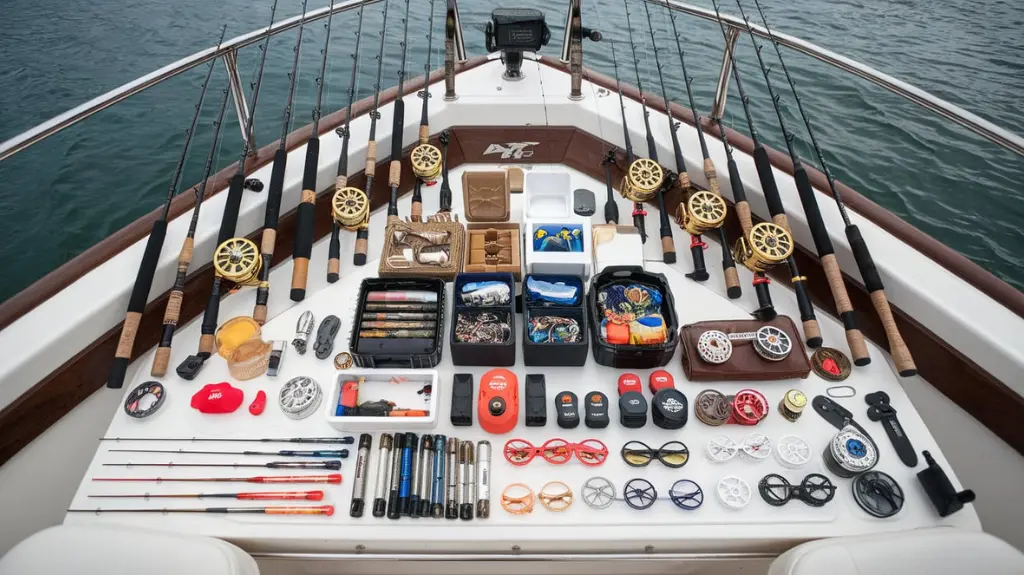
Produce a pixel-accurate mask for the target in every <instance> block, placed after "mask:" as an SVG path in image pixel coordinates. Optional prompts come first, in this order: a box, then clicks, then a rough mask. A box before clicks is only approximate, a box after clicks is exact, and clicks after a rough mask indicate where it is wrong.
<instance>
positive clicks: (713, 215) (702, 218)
mask: <svg viewBox="0 0 1024 575" xmlns="http://www.w3.org/2000/svg"><path fill="white" fill-rule="evenodd" d="M683 206H684V204H679V207H678V208H677V209H676V223H677V224H679V227H681V228H683V229H684V230H686V231H687V232H688V233H689V234H690V235H693V236H699V235H702V234H704V233H705V232H708V231H711V230H714V229H718V228H719V227H721V225H722V222H724V221H725V214H726V211H727V207H726V205H725V200H723V199H722V196H719V195H718V194H716V193H714V192H708V191H705V190H700V191H697V192H694V193H692V194H690V197H689V198H688V199H687V200H686V204H685V208H684V207H683Z"/></svg>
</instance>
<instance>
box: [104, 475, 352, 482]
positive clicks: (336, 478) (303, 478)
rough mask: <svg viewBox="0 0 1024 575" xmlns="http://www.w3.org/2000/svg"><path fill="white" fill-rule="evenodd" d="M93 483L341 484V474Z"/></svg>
mask: <svg viewBox="0 0 1024 575" xmlns="http://www.w3.org/2000/svg"><path fill="white" fill-rule="evenodd" d="M92 480H93V481H105V482H120V483H164V482H170V483H261V484H267V483H270V484H273V483H329V484H333V485H338V484H340V483H341V474H340V473H332V474H330V475H257V476H254V477H93V478H92Z"/></svg>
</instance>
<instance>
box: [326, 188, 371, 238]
mask: <svg viewBox="0 0 1024 575" xmlns="http://www.w3.org/2000/svg"><path fill="white" fill-rule="evenodd" d="M331 216H332V217H333V218H334V221H335V222H337V223H338V225H339V226H341V227H343V228H345V229H346V230H348V231H350V232H354V231H356V230H357V229H359V228H360V227H362V226H363V225H365V224H366V223H367V222H369V218H370V200H369V199H368V198H367V197H366V193H365V192H363V190H360V189H359V188H352V187H347V188H341V189H340V190H338V191H336V192H334V197H333V198H331Z"/></svg>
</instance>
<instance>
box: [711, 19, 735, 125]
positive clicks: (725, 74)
mask: <svg viewBox="0 0 1024 575" xmlns="http://www.w3.org/2000/svg"><path fill="white" fill-rule="evenodd" d="M739 37H740V31H739V29H738V28H733V27H732V26H731V25H729V28H728V31H727V32H726V46H724V47H723V49H722V69H721V71H720V72H719V73H718V87H717V88H715V104H714V105H713V106H712V107H711V117H712V118H718V119H721V118H722V114H724V113H725V100H726V98H728V97H729V75H730V74H732V60H731V59H729V52H731V51H733V50H735V49H736V41H737V40H739Z"/></svg>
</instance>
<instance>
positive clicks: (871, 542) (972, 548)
mask: <svg viewBox="0 0 1024 575" xmlns="http://www.w3.org/2000/svg"><path fill="white" fill-rule="evenodd" d="M909 573H927V574H928V575H979V574H981V573H984V574H985V575H1003V574H1006V575H1011V574H1012V575H1020V574H1021V573H1024V554H1021V552H1020V551H1018V550H1017V549H1015V548H1013V547H1012V546H1010V545H1009V544H1008V543H1006V542H1004V541H1002V540H1001V539H998V538H996V537H993V536H992V535H989V534H987V533H983V532H981V531H970V530H966V529H956V528H952V527H936V528H929V529H915V530H912V531H903V532H897V533H877V534H872V535H864V536H858V537H836V538H832V539H822V540H820V541H812V542H810V543H804V544H802V545H797V546H796V547H794V548H792V549H790V550H789V551H787V552H785V553H783V554H782V555H780V556H779V557H778V558H777V559H776V560H775V561H773V562H772V565H771V568H770V569H769V570H768V575H822V574H827V575H898V574H899V575H902V574H909Z"/></svg>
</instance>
